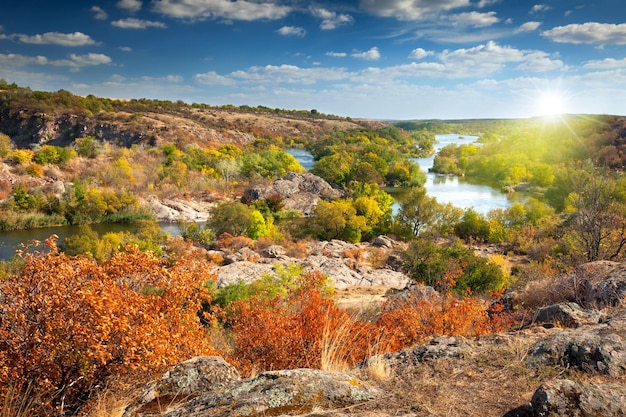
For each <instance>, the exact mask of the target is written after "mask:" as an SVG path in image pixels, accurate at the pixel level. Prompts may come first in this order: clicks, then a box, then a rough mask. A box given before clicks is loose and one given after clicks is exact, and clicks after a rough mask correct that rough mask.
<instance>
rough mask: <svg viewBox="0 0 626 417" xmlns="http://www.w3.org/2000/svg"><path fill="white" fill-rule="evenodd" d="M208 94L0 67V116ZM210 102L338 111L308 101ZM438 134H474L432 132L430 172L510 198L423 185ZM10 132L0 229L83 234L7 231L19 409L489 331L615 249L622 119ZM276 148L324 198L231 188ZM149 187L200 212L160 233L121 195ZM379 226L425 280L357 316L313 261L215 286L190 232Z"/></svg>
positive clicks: (216, 239) (4, 374)
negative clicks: (42, 78)
mask: <svg viewBox="0 0 626 417" xmlns="http://www.w3.org/2000/svg"><path fill="white" fill-rule="evenodd" d="M207 109H214V108H213V107H211V106H208V105H201V104H197V103H194V104H186V103H183V102H168V101H158V100H132V101H128V102H121V101H116V100H110V99H103V98H97V97H93V96H88V97H77V96H74V95H72V94H71V93H69V92H66V91H59V92H53V93H50V92H38V91H31V90H30V89H28V88H24V87H19V86H16V85H14V84H11V85H10V84H7V83H6V82H4V81H3V82H1V83H0V114H1V115H2V118H3V119H11V118H12V117H18V118H19V117H22V118H23V119H26V118H28V117H31V116H32V115H36V116H37V117H42V118H45V117H48V116H47V114H49V113H50V114H52V113H56V114H72V115H80V116H81V117H83V116H84V117H105V115H108V116H107V117H110V116H111V115H112V114H117V113H118V112H124V113H128V114H130V116H129V117H134V118H135V119H136V120H135V121H136V123H135V124H134V127H133V128H134V129H139V130H141V123H142V114H148V113H153V112H154V113H159V114H170V113H169V112H175V113H176V114H184V113H189V114H192V113H193V111H205V110H207ZM223 110H224V109H223ZM225 110H228V111H234V112H241V113H246V112H253V113H258V114H272V115H276V114H279V115H284V116H285V117H287V116H288V117H297V118H301V119H302V120H305V119H307V120H309V119H310V120H316V121H321V120H326V119H328V120H337V119H341V118H339V117H337V116H329V115H324V114H320V113H319V112H317V111H316V110H310V111H295V110H291V111H288V110H283V109H269V108H266V107H263V106H258V107H249V106H242V107H240V108H236V107H234V106H227V108H226V109H225ZM193 114H194V116H190V117H193V118H196V119H197V118H198V117H199V116H198V114H197V113H193ZM16 115H17V116H16ZM20 115H22V116H20ZM11 120H13V119H11ZM289 120H290V123H292V121H293V119H289ZM343 121H345V120H343ZM7 125H8V124H7ZM241 129H242V130H246V129H248V131H250V129H251V128H250V127H249V126H241ZM445 132H454V133H464V134H474V135H476V136H478V137H479V139H478V141H477V142H476V143H472V144H463V145H451V146H447V147H445V148H443V150H442V151H441V152H440V153H439V154H438V155H437V156H436V158H435V165H434V167H433V170H434V171H436V172H438V173H442V174H449V175H458V176H463V177H464V178H465V179H466V180H469V181H474V182H477V183H484V184H489V185H491V186H493V187H496V188H498V189H502V190H504V191H506V192H510V193H514V192H519V191H523V192H525V193H526V194H527V195H529V197H528V198H527V199H526V200H525V202H524V203H514V204H512V205H511V207H509V208H507V209H497V210H492V211H491V212H489V213H488V214H486V215H483V214H480V213H478V212H476V211H475V210H473V209H471V208H470V209H465V210H463V209H460V208H458V207H454V206H453V205H451V204H449V203H447V204H442V203H440V202H438V201H437V200H436V199H434V198H433V197H430V196H429V195H428V193H427V191H426V189H425V187H424V182H425V173H424V172H421V171H420V169H419V167H418V165H417V164H416V163H415V162H414V158H415V157H418V156H423V155H429V154H431V153H432V152H433V145H434V143H435V133H445ZM13 133H14V132H12V131H10V130H8V129H7V130H5V131H3V132H0V164H1V169H0V230H3V231H6V230H14V229H28V228H35V227H46V226H51V225H63V224H72V225H82V226H81V227H82V228H83V229H82V233H81V234H80V235H78V236H75V237H73V238H68V239H66V240H65V241H62V242H58V241H57V239H55V237H54V236H52V237H51V238H50V239H48V240H47V241H46V242H30V243H25V245H24V247H23V248H22V250H20V251H18V253H17V254H16V256H15V257H14V258H13V259H11V260H9V261H6V262H2V263H0V408H2V404H3V403H4V410H7V412H8V413H11V412H15V411H16V410H18V409H20V407H22V406H24V407H27V408H28V410H29V412H30V413H31V415H95V414H93V413H92V409H93V407H94V405H95V400H96V399H97V398H98V396H99V395H101V394H102V392H103V391H102V390H103V389H104V388H103V387H107V389H114V388H115V389H120V390H122V389H125V388H128V387H129V386H130V385H132V384H133V383H136V382H137V381H143V380H147V379H149V378H150V377H151V376H154V375H155V374H158V373H159V372H163V371H164V370H165V369H167V368H168V367H169V366H171V365H173V364H176V363H178V362H181V361H182V360H185V359H187V358H189V357H192V356H197V355H208V354H216V355H221V356H223V357H224V358H226V359H227V360H228V361H229V362H230V363H233V364H234V365H236V366H237V368H238V369H239V370H240V372H241V373H242V374H243V375H250V374H254V373H258V372H260V371H264V370H271V369H292V368H298V367H313V368H320V369H337V368H340V369H345V368H346V367H348V366H352V365H355V364H357V363H359V362H361V361H363V360H364V359H366V358H367V357H369V356H371V354H372V352H375V353H385V352H393V351H398V350H400V349H403V348H405V347H408V346H412V345H414V344H416V343H420V342H423V341H424V340H427V338H428V337H430V336H432V335H433V334H438V335H463V336H475V335H481V334H492V333H496V332H500V331H503V330H506V329H509V328H510V327H511V326H513V325H515V324H519V323H520V321H521V320H523V317H525V316H526V315H527V313H528V311H530V310H531V309H532V308H535V307H537V306H538V305H541V304H544V303H547V302H550V301H554V302H556V301H560V300H568V299H569V297H573V296H574V295H572V294H570V293H568V292H567V291H561V290H560V289H562V288H563V287H562V286H561V287H560V286H559V285H565V284H564V280H565V279H566V278H564V277H566V276H567V273H569V272H571V271H573V270H575V268H576V267H577V266H579V265H581V264H583V263H585V262H590V261H597V260H612V261H623V260H624V256H625V254H624V246H625V245H626V179H625V178H624V175H623V167H624V158H625V156H624V143H626V119H625V118H623V117H617V116H598V115H566V116H562V117H560V118H551V119H544V118H536V119H524V120H489V121H466V122H462V121H461V122H459V121H455V122H445V121H426V122H419V121H416V122H413V121H411V122H398V123H395V124H393V123H382V124H374V125H368V124H365V123H363V124H360V125H358V126H356V127H354V128H351V129H348V130H339V129H332V130H330V131H328V132H322V133H318V134H315V135H314V134H307V135H299V136H297V137H285V136H283V135H282V134H276V135H271V134H268V133H264V134H263V135H259V136H256V137H255V139H254V140H253V141H251V142H249V143H244V144H241V143H237V144H235V143H220V142H219V141H215V142H210V143H199V142H198V141H188V142H186V141H185V140H183V139H184V138H182V137H181V138H179V139H180V140H174V141H169V142H168V143H163V142H162V141H158V140H157V141H156V142H155V143H154V144H153V145H151V144H149V143H135V144H131V145H130V146H124V145H123V144H120V143H116V142H114V141H107V140H102V139H100V138H98V137H96V136H92V135H86V136H79V137H74V138H72V139H71V141H70V143H68V144H66V145H61V144H51V143H40V142H37V143H31V144H29V145H28V146H23V145H21V142H20V145H18V143H16V141H15V140H13V138H12V134H13ZM50 139H51V141H52V140H53V139H54V138H50ZM292 147H300V148H302V149H306V150H308V151H309V152H310V153H311V154H312V155H313V157H314V165H313V168H312V170H311V172H312V173H313V174H315V175H317V176H319V177H321V178H323V179H324V180H326V181H327V182H328V183H329V184H331V185H332V186H333V187H335V188H336V189H338V190H341V192H342V195H343V197H341V198H338V199H332V200H324V199H322V200H320V201H319V202H318V204H317V206H316V208H315V210H314V213H313V214H312V215H311V216H309V217H306V216H305V215H304V214H303V213H301V212H298V211H294V210H286V209H285V208H284V203H283V201H282V197H281V196H280V195H274V196H271V197H268V198H265V199H262V200H256V201H246V199H245V198H242V196H243V195H244V191H245V190H246V189H247V187H249V186H250V185H251V184H254V183H269V182H271V181H273V180H276V179H280V178H282V177H283V176H285V175H286V174H287V173H290V172H303V171H304V169H303V168H302V166H301V165H300V164H299V163H298V161H297V160H296V159H295V158H294V157H293V156H291V155H290V154H289V153H287V152H286V149H287V148H292ZM398 187H404V188H407V189H408V190H409V191H408V192H407V193H406V194H405V195H404V197H402V199H401V200H400V201H398V204H399V208H398V210H397V212H395V213H394V211H393V210H392V205H393V203H394V199H393V197H392V196H391V195H390V194H389V193H388V192H387V191H388V190H390V189H393V188H398ZM386 190H387V191H386ZM148 195H155V196H157V197H158V198H161V199H164V198H169V197H180V198H185V199H189V200H194V199H197V200H200V199H205V200H210V201H211V202H213V203H215V207H214V209H213V210H212V212H211V217H210V219H209V221H208V222H207V223H206V225H198V224H194V223H184V224H183V223H181V224H180V227H181V230H182V237H181V238H172V237H171V236H167V235H165V234H163V233H162V232H161V230H160V228H159V226H158V224H157V223H156V221H155V219H154V216H153V214H152V213H151V212H150V211H149V210H147V209H146V207H145V206H143V205H142V204H141V201H142V199H143V198H145V197H146V196H148ZM103 222H122V223H128V224H130V225H132V226H133V227H132V228H129V231H126V232H118V233H112V232H111V233H107V234H104V235H98V233H95V232H94V231H93V230H91V228H90V227H89V225H90V224H94V223H103ZM379 235H386V236H390V237H393V239H395V240H396V241H398V242H401V243H402V245H401V246H400V247H401V249H398V250H397V253H396V254H395V255H397V256H396V258H397V259H399V262H396V264H395V265H396V266H395V267H396V268H397V269H399V270H401V271H402V272H403V273H406V274H407V275H408V276H409V277H410V278H411V280H412V281H413V282H414V283H415V284H418V285H427V286H431V287H433V288H434V289H435V290H436V291H437V292H438V294H440V296H438V297H432V298H419V299H414V298H411V297H407V298H406V299H404V300H401V301H397V300H394V301H392V300H391V299H390V300H389V301H388V302H386V303H384V304H382V305H381V306H380V307H379V308H377V309H374V310H373V311H368V312H367V314H355V313H354V312H351V311H348V310H346V309H342V308H340V307H338V306H337V304H336V302H335V299H334V294H335V289H334V288H333V285H332V277H328V276H324V275H323V274H321V273H319V272H315V271H313V272H305V271H304V270H302V269H299V268H296V267H293V268H286V269H279V270H278V272H277V276H276V277H270V276H267V277H264V278H263V279H262V280H259V281H258V282H254V283H252V284H243V283H236V284H231V285H227V286H223V287H220V288H218V287H217V284H216V277H215V275H214V274H211V273H210V272H209V271H210V269H211V268H210V267H209V266H217V265H220V263H222V262H223V259H219V257H217V256H213V255H211V252H210V249H219V248H227V247H230V248H232V247H244V246H245V247H250V248H261V247H267V246H270V245H272V244H279V245H282V246H283V247H286V248H289V249H290V250H291V251H292V253H294V254H296V253H298V251H300V252H305V250H304V249H303V248H305V247H306V243H307V241H311V240H332V239H340V240H343V241H346V242H354V243H358V242H367V241H369V240H371V239H372V238H374V237H376V236H379ZM477 247H479V248H485V247H489V248H495V254H492V255H490V256H482V255H480V254H479V253H478V251H477V250H476V248H477ZM302 256H304V255H302ZM354 256H355V257H356V256H357V254H354ZM385 256H388V254H387V255H385ZM513 259H524V261H525V262H513ZM377 261H378V262H381V263H383V264H384V263H385V262H387V260H386V259H382V260H377ZM510 289H513V290H516V291H517V292H518V293H519V294H520V295H519V297H518V299H517V301H516V305H515V306H514V308H513V309H510V308H506V306H505V300H504V298H503V293H504V292H505V291H506V290H510ZM551 289H559V290H558V291H557V290H551ZM26 400H27V401H28V403H27V404H26V405H24V401H26ZM90 413H92V414H90ZM2 415H5V414H2ZM6 415H11V414H6ZM22 415H29V414H28V413H24V414H22Z"/></svg>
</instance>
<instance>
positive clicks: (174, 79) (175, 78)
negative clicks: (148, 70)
mask: <svg viewBox="0 0 626 417" xmlns="http://www.w3.org/2000/svg"><path fill="white" fill-rule="evenodd" d="M140 79H141V80H142V81H149V82H155V81H158V82H166V83H174V84H176V83H180V82H182V81H184V78H183V77H182V76H180V75H166V76H165V77H150V76H147V75H145V76H143V77H140Z"/></svg>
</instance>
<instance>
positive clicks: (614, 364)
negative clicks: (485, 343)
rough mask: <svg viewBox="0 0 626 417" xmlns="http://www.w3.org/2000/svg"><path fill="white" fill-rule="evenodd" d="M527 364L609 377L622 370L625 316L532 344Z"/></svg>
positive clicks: (625, 348)
mask: <svg viewBox="0 0 626 417" xmlns="http://www.w3.org/2000/svg"><path fill="white" fill-rule="evenodd" d="M526 360H527V362H528V363H529V364H530V365H531V366H541V365H544V366H556V367H566V368H569V367H572V368H577V369H580V370H583V371H586V372H598V373H601V374H608V375H613V376H618V375H624V374H625V373H626V315H625V314H624V313H622V314H621V315H619V316H616V317H613V318H611V319H610V320H607V321H605V322H603V323H600V324H596V325H586V326H581V327H578V328H577V329H566V330H563V331H561V332H558V333H556V334H554V335H552V336H550V337H548V338H546V339H543V340H540V341H538V342H537V343H535V344H534V346H533V348H532V349H531V352H530V355H529V356H528V358H527V359H526Z"/></svg>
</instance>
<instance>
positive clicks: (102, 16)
mask: <svg viewBox="0 0 626 417" xmlns="http://www.w3.org/2000/svg"><path fill="white" fill-rule="evenodd" d="M89 10H91V11H92V12H93V13H94V16H93V18H94V19H96V20H107V19H108V18H109V15H108V14H107V12H105V11H104V9H102V8H101V7H98V6H93V7H92V8H91V9H89Z"/></svg>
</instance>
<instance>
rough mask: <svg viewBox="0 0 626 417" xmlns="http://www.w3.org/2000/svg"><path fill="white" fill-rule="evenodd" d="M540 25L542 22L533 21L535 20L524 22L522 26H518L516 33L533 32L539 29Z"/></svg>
mask: <svg viewBox="0 0 626 417" xmlns="http://www.w3.org/2000/svg"><path fill="white" fill-rule="evenodd" d="M539 26H541V22H533V21H531V22H526V23H524V24H522V25H521V26H520V27H518V28H517V29H515V33H522V32H533V31H535V30H537V29H538V28H539Z"/></svg>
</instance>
